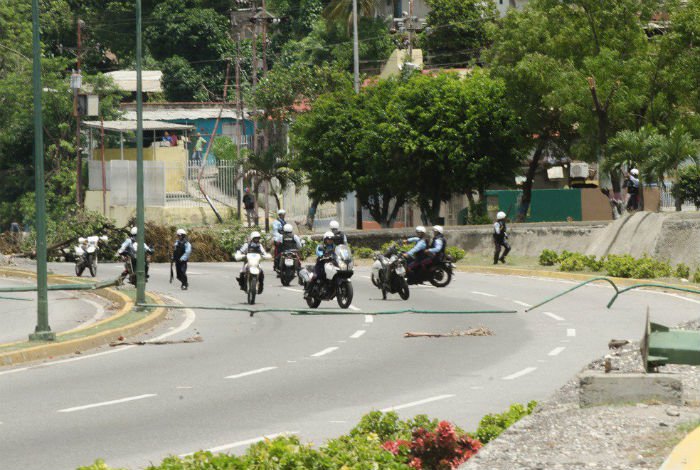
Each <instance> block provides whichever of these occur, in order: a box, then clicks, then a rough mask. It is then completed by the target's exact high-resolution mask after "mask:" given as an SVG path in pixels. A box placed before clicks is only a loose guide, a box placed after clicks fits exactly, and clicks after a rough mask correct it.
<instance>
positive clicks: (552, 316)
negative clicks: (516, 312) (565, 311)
mask: <svg viewBox="0 0 700 470" xmlns="http://www.w3.org/2000/svg"><path fill="white" fill-rule="evenodd" d="M542 313H543V314H545V315H547V316H548V317H550V318H554V319H555V320H556V321H564V318H562V317H560V316H559V315H555V314H553V313H552V312H542Z"/></svg>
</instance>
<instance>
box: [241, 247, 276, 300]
mask: <svg viewBox="0 0 700 470" xmlns="http://www.w3.org/2000/svg"><path fill="white" fill-rule="evenodd" d="M235 258H236V261H242V260H243V259H244V258H245V260H246V262H245V267H244V268H243V272H242V273H241V276H242V277H243V286H244V287H245V291H246V294H247V295H248V304H250V305H253V304H254V303H255V296H256V295H257V294H260V293H262V291H261V290H260V289H261V287H262V285H263V281H264V279H265V273H264V272H263V270H262V268H261V267H260V262H261V261H262V259H263V256H261V255H260V254H259V253H247V254H245V255H243V254H242V253H238V252H237V253H236V256H235ZM270 258H271V256H270V255H269V254H268V255H265V257H264V259H270Z"/></svg>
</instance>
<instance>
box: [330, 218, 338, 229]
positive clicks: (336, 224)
mask: <svg viewBox="0 0 700 470" xmlns="http://www.w3.org/2000/svg"><path fill="white" fill-rule="evenodd" d="M338 229H340V224H339V223H338V221H337V220H331V230H338Z"/></svg>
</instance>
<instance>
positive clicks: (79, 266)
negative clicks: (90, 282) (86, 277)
mask: <svg viewBox="0 0 700 470" xmlns="http://www.w3.org/2000/svg"><path fill="white" fill-rule="evenodd" d="M83 271H85V267H84V266H83V265H82V264H80V263H75V275H76V276H78V277H80V276H82V275H83Z"/></svg>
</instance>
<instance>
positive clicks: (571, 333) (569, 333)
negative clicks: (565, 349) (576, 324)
mask: <svg viewBox="0 0 700 470" xmlns="http://www.w3.org/2000/svg"><path fill="white" fill-rule="evenodd" d="M566 336H576V328H567V329H566Z"/></svg>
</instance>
